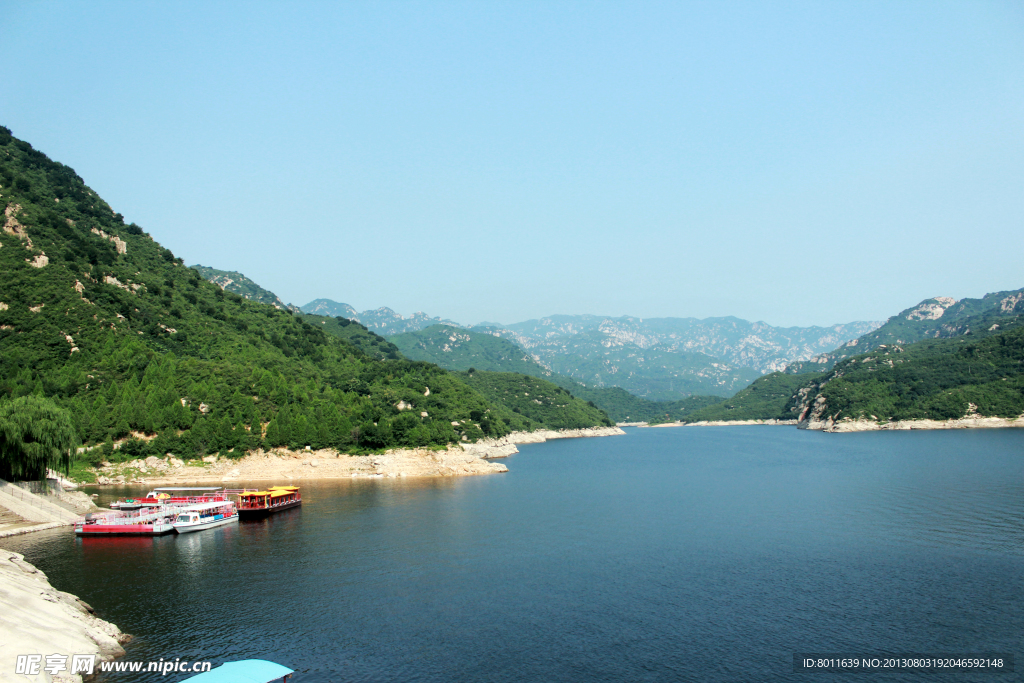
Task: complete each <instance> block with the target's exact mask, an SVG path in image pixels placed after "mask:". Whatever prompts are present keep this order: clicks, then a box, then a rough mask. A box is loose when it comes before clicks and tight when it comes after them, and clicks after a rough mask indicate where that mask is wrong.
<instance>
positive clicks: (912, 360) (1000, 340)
mask: <svg viewBox="0 0 1024 683" xmlns="http://www.w3.org/2000/svg"><path fill="white" fill-rule="evenodd" d="M1022 322H1024V321H1022V320H1020V319H1015V320H1006V319H1004V321H1003V325H1004V328H1005V329H1000V330H986V331H984V332H981V333H972V334H970V335H964V336H960V337H956V338H953V339H933V340H926V341H921V342H918V343H916V344H909V345H907V346H903V347H901V346H899V345H886V346H885V347H884V348H882V347H880V348H878V349H876V350H874V351H872V352H871V353H868V354H864V355H860V356H854V357H852V358H848V359H845V360H843V361H841V362H839V363H838V364H836V366H835V368H833V369H832V371H831V372H829V373H827V374H826V375H824V376H821V377H820V378H818V379H816V380H815V381H812V382H810V383H808V384H806V386H805V389H804V390H803V391H802V394H801V395H800V396H799V397H798V399H799V400H797V401H794V403H793V405H792V407H791V409H792V412H794V413H796V414H798V415H799V417H800V418H801V420H803V421H804V422H805V423H807V422H810V421H816V422H821V421H832V422H834V421H837V420H843V419H854V420H857V419H868V420H877V421H879V422H884V421H887V420H912V419H934V420H948V419H953V418H960V417H964V416H965V415H966V414H968V413H971V412H976V413H977V414H979V415H983V416H991V417H1017V416H1019V415H1021V414H1024V324H1022Z"/></svg>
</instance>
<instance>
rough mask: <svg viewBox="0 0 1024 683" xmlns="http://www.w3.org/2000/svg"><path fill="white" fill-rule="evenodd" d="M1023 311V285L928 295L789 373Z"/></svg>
mask: <svg viewBox="0 0 1024 683" xmlns="http://www.w3.org/2000/svg"><path fill="white" fill-rule="evenodd" d="M1021 313H1024V289H1017V290H1011V291H1005V292H992V293H990V294H986V295H985V296H983V297H982V298H980V299H961V300H959V301H957V300H955V299H951V298H949V297H936V298H934V299H925V300H924V301H922V302H921V303H919V304H918V305H916V306H913V307H911V308H908V309H906V310H905V311H901V312H900V313H899V314H898V315H894V316H893V317H891V318H889V320H887V321H886V323H885V324H884V325H882V326H881V327H879V328H878V329H877V330H874V331H872V332H868V333H867V334H864V335H862V336H860V337H858V338H857V339H853V340H851V341H849V342H847V343H846V344H843V345H842V346H840V347H839V348H837V349H835V350H834V351H831V352H829V353H824V354H820V355H818V356H815V357H814V358H812V359H810V360H808V361H803V362H800V363H793V364H791V365H790V366H789V367H787V368H786V372H789V373H801V372H822V371H826V370H829V369H830V368H832V367H833V366H834V365H835V364H836V363H838V362H839V361H842V360H843V359H846V358H850V357H852V356H856V355H859V354H862V353H866V352H868V351H871V350H872V349H877V348H878V347H880V346H882V345H894V344H895V345H906V344H913V343H914V342H919V341H923V340H925V339H950V338H953V337H959V336H962V335H966V334H970V333H972V332H974V333H980V332H988V331H993V325H995V326H996V327H995V328H994V329H999V326H1000V325H1003V326H1005V324H1006V322H1007V321H1013V320H1014V319H1016V317H1017V316H1019V315H1020V314H1021Z"/></svg>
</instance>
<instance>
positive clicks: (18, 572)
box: [0, 550, 131, 683]
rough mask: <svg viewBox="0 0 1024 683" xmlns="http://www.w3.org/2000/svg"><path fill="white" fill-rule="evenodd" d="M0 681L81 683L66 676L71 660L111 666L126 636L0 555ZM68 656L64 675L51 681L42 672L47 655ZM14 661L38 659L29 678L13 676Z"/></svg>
mask: <svg viewBox="0 0 1024 683" xmlns="http://www.w3.org/2000/svg"><path fill="white" fill-rule="evenodd" d="M0 633H2V634H3V637H0V664H2V666H0V681H21V683H25V682H26V681H33V682H35V683H47V682H49V681H57V682H58V683H82V676H81V675H80V674H74V675H72V674H71V671H72V664H73V662H72V656H73V655H96V660H95V661H96V665H97V667H98V664H99V662H100V660H104V661H106V660H110V659H113V658H114V657H120V656H122V655H123V654H124V648H123V647H121V646H122V645H123V644H124V643H127V642H128V641H129V640H131V636H129V635H126V634H124V633H121V631H120V630H119V629H118V628H117V626H115V625H113V624H111V623H110V622H108V621H103V620H102V619H100V618H99V617H97V616H95V615H94V614H93V609H92V607H90V606H89V605H87V604H86V603H84V602H82V601H81V600H80V599H78V598H76V597H75V596H74V595H71V594H70V593H64V592H63V591H59V590H57V589H56V588H54V587H53V586H51V585H50V581H49V580H48V579H47V578H46V574H44V573H43V572H41V571H39V570H38V569H36V568H35V567H34V566H32V565H31V564H29V563H28V562H26V561H25V557H24V556H23V555H20V554H18V553H16V552H13V551H10V550H0ZM53 654H57V655H67V661H66V669H65V670H63V671H59V672H57V673H56V674H54V675H51V674H50V673H48V672H47V671H46V670H44V669H43V667H44V666H45V665H46V664H47V661H46V656H47V655H53ZM18 655H42V658H43V659H42V661H41V662H40V666H39V671H38V673H37V674H36V675H34V676H29V675H24V674H16V673H15V668H16V667H15V665H16V663H17V659H18Z"/></svg>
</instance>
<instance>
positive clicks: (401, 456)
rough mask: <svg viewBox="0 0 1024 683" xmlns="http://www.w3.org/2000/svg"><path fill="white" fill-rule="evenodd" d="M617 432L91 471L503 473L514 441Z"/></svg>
mask: <svg viewBox="0 0 1024 683" xmlns="http://www.w3.org/2000/svg"><path fill="white" fill-rule="evenodd" d="M619 434H625V432H623V431H622V430H621V429H619V428H618V427H593V428H590V429H566V430H561V431H552V430H539V431H536V432H513V433H512V434H509V435H507V436H504V437H502V438H500V439H485V440H481V441H479V442H477V443H474V444H462V445H456V446H451V447H449V448H448V449H446V450H432V449H428V448H413V449H394V450H389V451H387V452H385V453H380V454H374V455H348V454H345V453H338V452H337V451H335V450H333V449H324V450H318V451H313V450H302V451H291V450H287V449H282V448H275V449H272V450H269V451H264V450H262V449H261V450H257V451H252V452H250V453H248V454H247V455H246V456H245V457H243V458H239V459H232V458H224V457H208V458H204V462H203V463H201V464H199V463H185V462H182V461H181V460H178V459H176V458H174V457H172V456H168V457H166V458H157V457H149V458H147V459H146V460H133V461H131V462H126V463H118V464H114V465H110V466H106V467H100V468H97V470H96V473H97V475H98V482H97V483H99V484H100V485H104V484H124V483H142V484H149V485H153V486H164V485H173V484H193V483H195V484H204V483H211V484H214V483H215V484H221V483H230V482H232V481H277V482H282V481H296V480H313V479H342V478H358V477H378V478H385V477H460V476H470V475H477V474H496V473H501V472H507V471H508V467H506V466H505V465H504V464H502V463H499V462H493V461H494V460H497V459H500V458H506V457H508V456H510V455H513V454H514V453H518V452H519V449H518V448H517V447H516V445H517V444H528V443H543V442H545V441H550V440H553V439H572V438H584V437H596V436H614V435H619Z"/></svg>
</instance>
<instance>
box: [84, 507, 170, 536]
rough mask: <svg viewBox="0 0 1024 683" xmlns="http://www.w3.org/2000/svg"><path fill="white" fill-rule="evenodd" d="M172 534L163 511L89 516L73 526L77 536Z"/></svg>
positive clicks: (168, 520)
mask: <svg viewBox="0 0 1024 683" xmlns="http://www.w3.org/2000/svg"><path fill="white" fill-rule="evenodd" d="M173 532H174V527H173V526H171V521H170V519H169V518H168V513H167V512H166V511H164V510H160V511H157V512H152V511H149V510H143V511H140V512H133V513H128V514H107V515H102V514H89V515H86V516H85V518H84V519H82V520H81V521H79V522H77V523H76V524H75V534H77V535H78V536H160V535H162V534H169V533H173Z"/></svg>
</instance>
